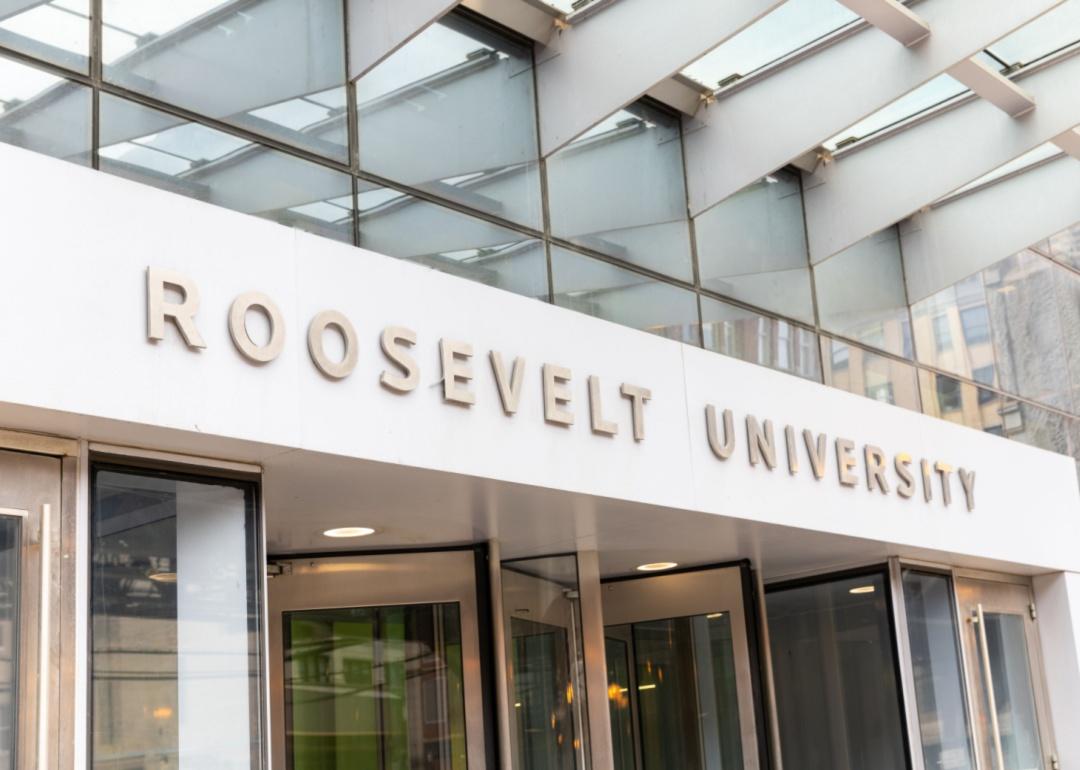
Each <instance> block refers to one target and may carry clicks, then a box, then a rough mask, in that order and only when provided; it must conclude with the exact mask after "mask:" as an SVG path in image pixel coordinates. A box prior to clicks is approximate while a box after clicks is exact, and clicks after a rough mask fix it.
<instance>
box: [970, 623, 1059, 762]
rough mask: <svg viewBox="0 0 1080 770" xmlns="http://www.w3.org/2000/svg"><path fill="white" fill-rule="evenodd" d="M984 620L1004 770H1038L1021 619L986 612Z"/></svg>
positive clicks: (1036, 733) (1039, 749)
mask: <svg viewBox="0 0 1080 770" xmlns="http://www.w3.org/2000/svg"><path fill="white" fill-rule="evenodd" d="M985 617H986V643H987V656H988V658H989V662H990V670H991V674H992V676H993V680H994V701H995V705H996V706H997V718H998V726H999V729H1000V732H1001V750H1002V754H1003V755H1004V759H1005V767H1004V768H1003V770H1038V768H1042V767H1044V765H1043V758H1042V747H1041V745H1040V741H1039V722H1038V719H1037V717H1036V714H1035V691H1034V688H1033V687H1032V683H1031V669H1030V667H1029V665H1028V661H1029V660H1030V658H1029V657H1028V648H1027V638H1026V636H1025V632H1024V619H1023V618H1022V617H1021V616H1019V615H1010V614H1007V613H997V612H988V613H986V616H985ZM980 654H981V651H980ZM988 740H989V736H988Z"/></svg>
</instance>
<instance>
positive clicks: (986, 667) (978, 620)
mask: <svg viewBox="0 0 1080 770" xmlns="http://www.w3.org/2000/svg"><path fill="white" fill-rule="evenodd" d="M974 622H975V625H977V626H978V629H979V651H980V652H981V653H982V664H983V686H984V687H985V688H986V703H987V707H988V708H989V709H990V729H991V730H992V731H993V734H994V758H995V759H996V760H997V770H1005V752H1004V751H1003V750H1002V747H1001V726H1000V725H999V724H998V709H997V695H995V694H994V670H993V668H992V667H991V665H990V644H989V642H988V641H987V639H986V616H985V615H984V614H983V606H982V603H981V602H980V603H979V604H978V605H976V607H975V617H974Z"/></svg>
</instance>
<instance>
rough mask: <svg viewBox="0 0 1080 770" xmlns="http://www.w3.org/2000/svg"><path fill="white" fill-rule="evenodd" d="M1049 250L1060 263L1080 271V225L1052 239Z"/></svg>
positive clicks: (1048, 246)
mask: <svg viewBox="0 0 1080 770" xmlns="http://www.w3.org/2000/svg"><path fill="white" fill-rule="evenodd" d="M1047 249H1048V253H1049V254H1050V256H1051V257H1053V258H1054V259H1056V260H1057V261H1058V262H1061V263H1062V264H1065V265H1069V266H1070V267H1072V268H1075V269H1076V270H1080V225H1076V226H1075V227H1070V228H1069V229H1068V230H1064V231H1062V232H1060V233H1058V234H1057V235H1054V236H1053V237H1051V238H1050V239H1049V242H1048V243H1047Z"/></svg>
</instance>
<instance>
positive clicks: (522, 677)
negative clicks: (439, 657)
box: [502, 556, 590, 770]
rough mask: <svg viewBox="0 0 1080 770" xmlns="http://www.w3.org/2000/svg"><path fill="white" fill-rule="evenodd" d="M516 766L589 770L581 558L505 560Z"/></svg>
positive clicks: (540, 769)
mask: <svg viewBox="0 0 1080 770" xmlns="http://www.w3.org/2000/svg"><path fill="white" fill-rule="evenodd" d="M502 589H503V606H504V607H505V608H506V609H505V612H506V617H505V619H504V621H505V623H506V624H507V633H508V638H509V639H510V650H509V652H510V658H511V659H510V679H511V683H512V690H511V693H510V697H511V703H513V704H514V724H513V728H514V736H513V737H514V745H513V746H512V749H513V757H514V767H515V768H516V770H584V769H585V768H588V767H589V765H590V763H589V762H588V761H587V757H588V736H587V732H586V727H585V726H586V724H587V723H586V715H585V713H584V701H585V699H584V697H583V694H584V692H585V661H584V658H583V652H582V650H583V646H582V641H581V606H580V602H579V601H578V574H577V559H576V558H575V557H574V556H553V557H545V558H540V559H527V560H523V561H513V562H504V563H503V565H502Z"/></svg>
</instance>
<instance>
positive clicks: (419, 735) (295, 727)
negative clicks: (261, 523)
mask: <svg viewBox="0 0 1080 770" xmlns="http://www.w3.org/2000/svg"><path fill="white" fill-rule="evenodd" d="M284 625H285V665H286V673H285V703H286V706H285V708H286V720H287V723H286V741H287V744H288V748H287V753H288V755H289V758H290V760H291V764H290V767H291V768H293V770H327V769H328V768H344V767H356V768H371V769H372V770H375V769H376V768H395V769H396V768H401V769H402V770H404V769H406V768H414V769H415V770H465V767H466V756H465V753H466V752H465V705H464V703H465V701H464V689H463V684H462V655H461V622H460V617H459V610H458V606H457V604H434V605H410V606H401V607H376V608H355V609H330V610H305V611H302V612H289V613H285V617H284Z"/></svg>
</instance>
